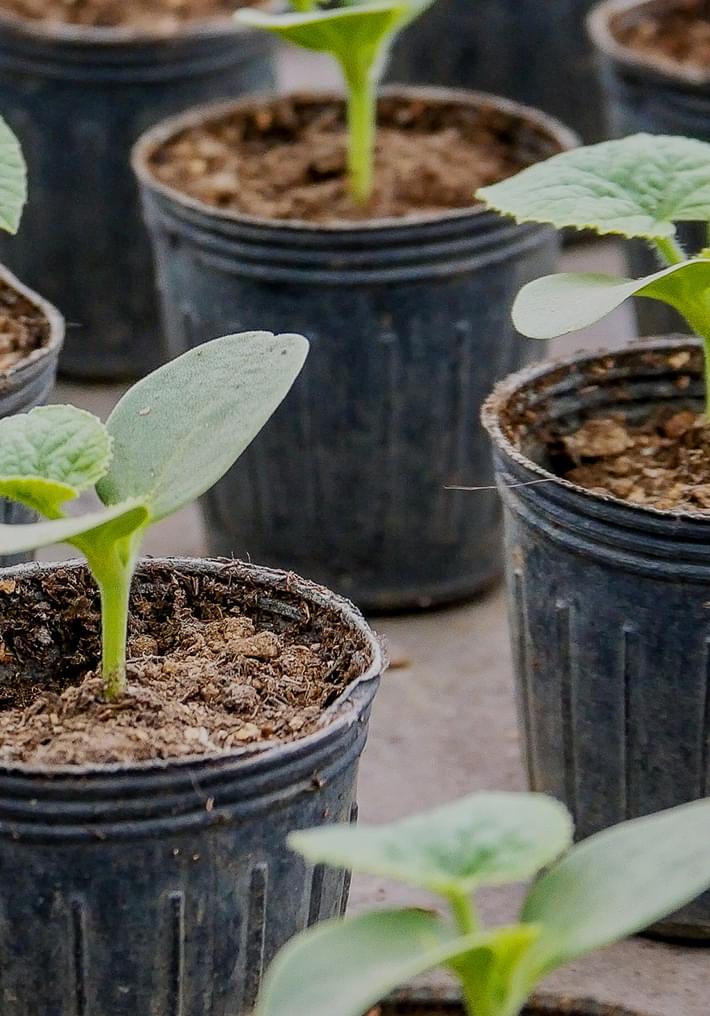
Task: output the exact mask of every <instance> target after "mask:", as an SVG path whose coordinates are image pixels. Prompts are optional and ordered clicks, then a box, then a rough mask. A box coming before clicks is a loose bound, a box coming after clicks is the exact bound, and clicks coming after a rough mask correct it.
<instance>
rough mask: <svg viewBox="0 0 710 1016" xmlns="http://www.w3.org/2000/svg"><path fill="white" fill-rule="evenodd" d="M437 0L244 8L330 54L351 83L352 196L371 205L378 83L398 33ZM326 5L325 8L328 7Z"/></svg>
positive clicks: (241, 15)
mask: <svg viewBox="0 0 710 1016" xmlns="http://www.w3.org/2000/svg"><path fill="white" fill-rule="evenodd" d="M431 3H433V0H342V2H341V3H339V4H338V5H337V6H333V5H327V7H326V5H325V4H322V3H319V2H317V0H291V7H292V8H293V11H292V12H290V13H287V14H268V13H266V12H264V11H259V10H256V9H254V8H249V7H246V8H243V9H241V10H239V11H237V13H236V15H235V16H236V18H237V19H238V20H239V21H241V22H243V23H244V24H246V25H250V26H252V27H253V28H264V29H267V30H268V31H270V32H275V33H276V34H277V35H280V36H281V37H282V38H284V39H286V40H287V41H288V42H292V43H295V44H296V45H297V46H303V47H304V48H305V49H311V50H316V51H317V52H319V53H330V54H331V56H333V57H334V58H335V59H336V60H337V61H338V63H339V64H340V66H341V68H342V71H343V75H344V78H345V84H346V87H347V93H348V97H347V119H348V139H349V140H348V145H349V147H348V175H349V180H350V190H351V193H352V196H353V198H354V199H355V200H356V201H357V202H358V203H359V204H367V202H368V200H369V198H370V196H371V194H372V188H373V169H374V157H375V134H376V125H377V86H378V83H379V80H380V77H381V75H382V71H383V69H384V65H385V62H386V60H387V56H388V54H389V51H390V48H391V46H392V43H393V41H394V39H395V37H396V35H397V34H398V33H399V32H400V31H401V30H402V29H403V28H405V27H406V25H408V24H409V22H410V21H413V20H414V19H415V18H416V17H418V16H419V14H421V13H422V11H423V10H425V8H426V7H428V6H429V5H430V4H431ZM324 7H325V8H326V9H323V8H324Z"/></svg>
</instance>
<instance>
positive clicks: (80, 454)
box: [0, 406, 111, 518]
mask: <svg viewBox="0 0 710 1016" xmlns="http://www.w3.org/2000/svg"><path fill="white" fill-rule="evenodd" d="M110 459H111V439H110V437H109V435H108V431H107V430H106V428H105V427H104V425H103V424H102V423H101V421H100V420H98V419H97V418H96V417H95V416H92V415H91V413H86V412H84V410H82V409H76V408H75V407H74V406H40V407H38V408H37V409H32V410H30V412H29V413H22V414H20V415H18V416H9V417H6V418H5V419H4V420H0V495H2V496H4V497H9V498H12V499H13V500H15V501H20V502H22V504H25V505H27V506H28V507H30V508H33V509H34V510H36V511H39V512H41V513H42V514H43V515H47V516H49V517H50V518H51V517H55V518H56V517H57V515H59V514H60V506H61V505H62V504H64V502H66V501H70V500H73V499H74V498H76V497H78V495H79V494H80V493H81V491H82V490H88V489H89V488H90V487H93V486H94V484H95V483H96V482H97V481H98V480H100V479H101V477H102V476H103V475H104V474H105V472H106V470H107V469H108V464H109V462H110Z"/></svg>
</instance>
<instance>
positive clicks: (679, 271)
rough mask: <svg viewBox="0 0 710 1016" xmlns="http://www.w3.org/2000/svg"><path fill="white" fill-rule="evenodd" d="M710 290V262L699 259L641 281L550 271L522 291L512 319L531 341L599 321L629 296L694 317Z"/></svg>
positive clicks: (552, 336) (572, 330) (589, 273)
mask: <svg viewBox="0 0 710 1016" xmlns="http://www.w3.org/2000/svg"><path fill="white" fill-rule="evenodd" d="M708 289H710V260H707V259H700V258H696V259H694V260H692V261H686V262H684V263H683V264H680V265H673V266H672V267H670V268H664V269H663V270H661V271H659V272H655V273H654V274H652V275H647V276H646V277H645V278H643V279H620V278H617V277H615V276H613V275H602V274H596V273H591V272H587V273H565V274H560V275H547V276H545V277H543V278H541V279H535V281H534V282H530V283H528V285H527V286H524V287H523V288H522V289H521V291H520V293H519V294H518V296H517V299H516V301H515V303H514V305H513V322H514V324H515V327H516V328H517V329H518V331H520V332H522V333H523V335H527V336H529V337H530V338H532V339H552V338H555V337H556V336H558V335H566V334H567V333H568V332H574V331H577V330H578V329H579V328H586V327H587V325H591V324H593V323H594V322H595V321H599V320H600V319H601V318H603V317H605V316H606V315H607V314H609V313H611V311H613V310H616V308H617V307H620V306H621V304H622V303H624V301H625V300H628V299H629V297H631V296H643V297H647V298H649V299H654V300H660V301H662V302H663V303H668V304H670V305H671V306H672V307H675V308H676V309H677V310H679V311H680V312H681V314H688V313H690V314H691V316H692V312H693V306H694V304H695V303H696V301H697V299H698V294H703V295H704V293H705V292H706V291H707V290H708Z"/></svg>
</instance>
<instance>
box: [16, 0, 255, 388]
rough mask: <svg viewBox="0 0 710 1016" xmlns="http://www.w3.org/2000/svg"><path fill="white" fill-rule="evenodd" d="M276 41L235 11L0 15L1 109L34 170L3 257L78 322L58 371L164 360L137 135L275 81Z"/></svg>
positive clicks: (110, 375) (105, 376) (113, 369)
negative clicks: (150, 22)
mask: <svg viewBox="0 0 710 1016" xmlns="http://www.w3.org/2000/svg"><path fill="white" fill-rule="evenodd" d="M272 51H273V43H272V41H271V39H270V38H269V36H268V34H267V33H265V32H252V31H248V30H244V29H242V28H241V27H239V26H238V25H237V24H236V22H233V20H232V19H229V18H225V19H214V20H212V21H208V22H204V21H203V22H197V23H194V24H189V25H188V26H187V27H185V28H184V29H182V30H181V31H180V32H178V33H176V34H174V35H170V36H165V35H163V36H157V35H156V36H155V37H150V36H146V35H144V34H137V33H136V32H135V31H132V30H128V29H119V28H85V27H75V26H57V25H52V26H51V27H43V26H41V25H39V24H38V23H36V22H29V21H22V20H20V19H17V18H13V17H11V16H9V15H5V14H3V15H0V108H1V109H2V113H3V116H4V117H5V118H6V119H7V121H8V123H9V124H10V126H11V127H13V128H14V130H15V131H16V133H17V134H18V136H19V138H20V140H21V142H22V146H23V149H24V152H25V156H26V158H27V162H28V165H29V171H30V200H29V203H28V205H27V209H26V211H25V214H24V217H23V221H22V229H21V230H20V232H19V234H18V235H17V236H16V237H12V238H11V239H4V238H3V239H0V256H1V257H2V259H3V260H4V261H6V262H7V264H8V265H10V267H11V268H12V269H13V270H14V271H16V272H17V273H18V274H19V275H20V276H21V277H22V278H23V279H26V280H27V281H28V283H29V284H30V285H33V286H36V287H37V288H38V289H41V291H42V292H43V293H46V295H47V296H48V298H49V299H51V300H52V301H54V302H55V303H56V304H57V305H58V306H59V307H61V308H62V311H63V312H64V314H65V316H66V317H67V320H68V321H69V322H70V324H71V327H70V328H69V330H68V334H67V341H66V345H65V348H64V351H63V354H62V358H61V364H60V370H61V371H62V373H65V374H67V375H70V376H72V377H77V378H85V379H89V380H114V379H124V378H134V377H139V376H141V375H143V374H145V373H147V372H148V371H150V370H152V369H153V368H155V367H157V366H159V364H160V363H162V362H163V360H164V359H165V358H166V353H165V347H164V345H163V344H162V340H161V331H160V324H159V315H158V309H157V300H156V296H155V284H154V279H153V267H152V259H151V254H150V243H149V241H148V238H147V236H146V235H145V227H144V225H143V221H142V217H141V213H140V202H139V197H138V190H137V187H136V185H135V181H134V178H133V174H132V173H131V170H130V166H129V153H130V149H131V145H132V144H133V142H134V141H135V139H136V138H137V137H138V135H139V134H140V133H141V131H143V130H145V128H146V127H148V126H149V125H150V124H152V123H155V122H156V121H158V120H160V119H161V118H162V117H164V116H167V115H169V114H171V113H175V112H177V111H178V110H180V109H184V108H185V107H186V106H188V105H190V103H194V102H200V101H202V102H206V101H209V100H211V99H218V98H225V97H227V96H234V95H239V94H241V93H243V92H247V91H250V90H254V89H258V88H265V87H269V86H270V85H271V84H272V82H273V72H272V66H271V55H272Z"/></svg>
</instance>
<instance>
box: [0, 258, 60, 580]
mask: <svg viewBox="0 0 710 1016" xmlns="http://www.w3.org/2000/svg"><path fill="white" fill-rule="evenodd" d="M0 285H2V286H7V287H9V288H10V289H11V290H14V291H15V292H16V293H17V294H19V295H20V296H21V297H24V298H25V299H26V300H28V301H29V302H30V303H31V304H33V305H34V306H35V307H37V309H38V310H39V311H40V312H41V314H42V315H43V316H44V318H45V319H46V321H47V324H48V340H47V342H46V344H45V345H43V346H42V347H41V348H39V349H36V350H34V351H33V352H32V353H31V354H30V355H29V356H28V357H26V358H25V359H24V360H21V361H20V362H19V363H18V364H17V365H16V366H14V367H10V368H9V369H7V370H0V419H3V418H4V417H6V416H14V415H15V414H16V413H26V412H28V411H29V410H30V409H32V408H33V407H34V406H41V405H44V403H45V402H46V401H47V397H48V395H49V393H50V391H51V390H52V387H53V385H54V382H55V379H56V376H57V359H58V357H59V353H60V350H61V348H62V343H63V341H64V318H63V317H62V315H61V314H60V313H59V311H58V310H56V308H54V307H53V306H52V305H51V304H49V303H47V301H46V300H43V299H42V297H41V296H38V295H37V293H34V292H33V291H32V290H31V289H28V288H27V286H25V285H23V284H22V283H21V282H20V280H19V279H17V278H15V276H14V275H13V274H12V273H11V272H9V271H8V270H7V269H6V268H4V267H3V266H2V265H0ZM34 518H35V515H34V513H33V512H31V511H29V509H27V508H25V507H23V505H20V504H17V503H15V502H13V501H8V500H6V499H5V498H0V522H2V523H12V522H15V523H22V522H32V521H33V520H34ZM31 559H32V555H31V554H19V555H15V556H12V557H0V568H6V567H8V565H13V564H19V563H20V562H22V561H30V560H31Z"/></svg>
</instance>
